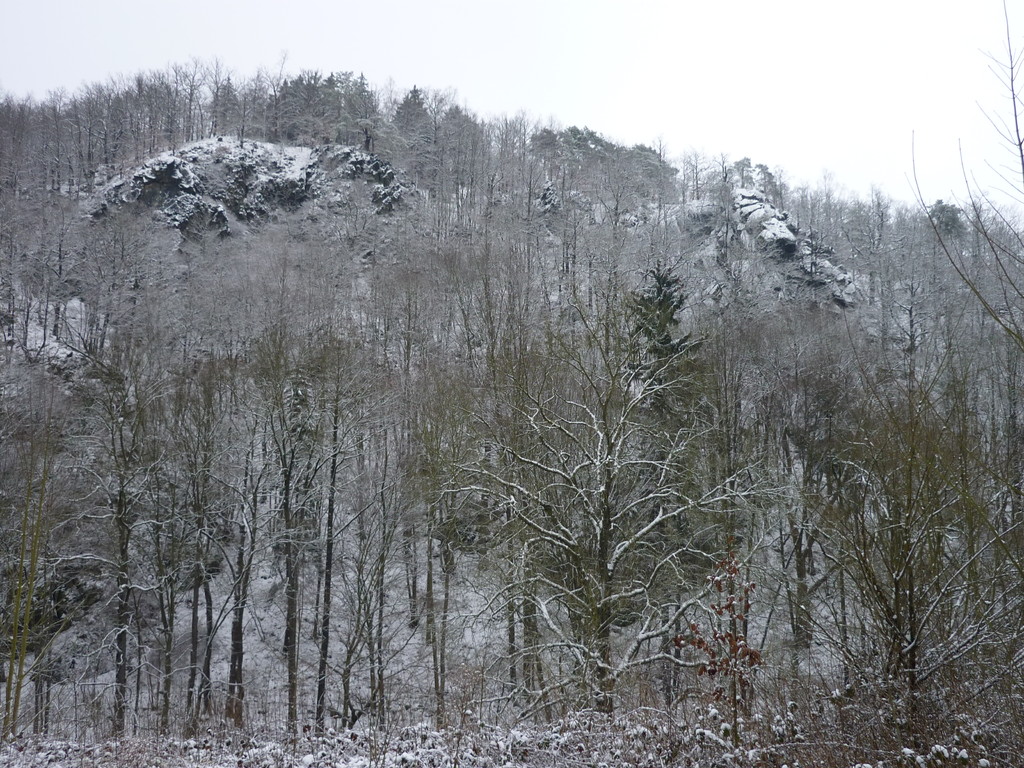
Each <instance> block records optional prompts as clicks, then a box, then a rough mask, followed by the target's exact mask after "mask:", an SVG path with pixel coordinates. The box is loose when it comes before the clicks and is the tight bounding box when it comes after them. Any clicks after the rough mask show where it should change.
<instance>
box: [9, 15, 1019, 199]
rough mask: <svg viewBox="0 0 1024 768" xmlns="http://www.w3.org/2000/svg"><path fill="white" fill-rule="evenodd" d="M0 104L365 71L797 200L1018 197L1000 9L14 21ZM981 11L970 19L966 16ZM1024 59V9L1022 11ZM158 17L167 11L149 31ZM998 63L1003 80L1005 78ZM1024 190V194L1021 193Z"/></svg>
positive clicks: (400, 86) (398, 87) (385, 81)
mask: <svg viewBox="0 0 1024 768" xmlns="http://www.w3.org/2000/svg"><path fill="white" fill-rule="evenodd" d="M0 3H3V4H6V5H7V6H8V7H6V8H4V9H3V12H2V18H3V19H4V26H5V27H6V28H7V29H8V34H7V35H5V36H4V38H5V39H4V44H3V45H2V46H0V91H4V92H7V93H10V94H13V95H15V96H26V95H29V94H32V95H33V96H35V97H37V98H43V97H45V96H46V95H47V93H49V92H50V91H53V90H57V89H61V88H63V89H65V90H66V91H68V92H73V91H75V90H76V89H78V88H80V87H81V86H83V85H86V84H89V83H93V82H102V81H105V80H107V79H108V78H110V77H111V76H117V75H130V74H132V73H134V72H138V71H148V70H153V69H162V68H164V67H166V66H168V65H169V64H172V63H179V62H188V61H189V60H191V59H193V58H196V59H200V60H203V61H210V60H212V59H214V58H217V59H219V60H220V61H221V62H222V63H223V64H224V65H226V66H227V67H228V68H230V69H231V70H232V71H233V72H235V73H237V74H238V75H240V76H248V75H251V74H253V73H255V72H256V71H257V70H258V69H259V68H261V67H262V68H264V69H268V70H274V71H276V70H278V69H279V68H280V67H281V65H282V62H283V63H284V69H285V71H286V72H293V73H295V72H299V71H301V70H319V71H321V72H324V73H326V72H331V71H352V72H356V73H359V72H362V73H364V74H365V75H366V77H367V79H368V80H369V81H370V82H371V83H372V84H374V85H376V86H378V87H381V88H390V89H392V91H393V92H394V93H397V94H399V95H400V94H401V93H403V92H404V91H406V90H408V89H409V88H411V87H412V86H413V85H417V86H419V87H421V88H431V89H438V90H452V91H454V93H455V97H456V101H457V102H459V103H460V104H462V105H464V106H466V107H468V108H469V109H470V110H472V111H473V112H475V113H476V114H478V115H480V116H482V117H493V116H500V115H515V114H518V113H524V114H526V115H527V116H529V117H530V118H532V119H534V120H536V121H538V122H539V123H542V124H554V125H559V126H570V125H579V126H588V127H590V128H592V129H594V130H596V131H598V132H599V133H601V134H603V135H605V136H606V137H607V138H609V139H612V140H614V141H617V142H620V143H624V144H635V143H645V144H649V145H656V144H661V145H663V146H664V147H665V148H666V149H667V151H668V153H669V156H670V157H673V158H677V157H681V156H682V155H683V154H685V153H687V152H691V151H700V152H704V153H706V154H708V155H711V156H715V157H717V156H719V155H722V154H725V155H727V156H729V157H730V158H731V159H733V160H738V159H740V158H742V157H749V158H750V159H751V160H752V161H753V163H755V164H757V163H764V164H765V165H767V166H768V167H769V168H772V169H781V170H782V171H783V174H784V178H785V179H786V180H787V181H788V182H789V183H790V184H791V185H800V184H807V185H810V186H821V185H825V184H828V185H831V186H832V187H834V188H835V189H836V190H837V191H839V192H845V193H848V194H854V195H861V196H866V195H868V194H870V191H871V189H872V187H877V188H878V189H880V190H881V191H882V192H884V193H885V194H887V195H889V196H891V197H894V198H897V199H905V200H913V199H914V196H915V191H914V189H915V188H914V167H915V166H916V169H917V172H916V183H917V184H918V185H919V186H920V189H921V194H922V197H923V198H924V199H925V200H926V201H931V200H935V199H938V198H943V199H947V200H949V199H963V197H964V194H965V192H966V185H965V178H964V174H965V170H966V174H967V177H968V178H969V179H970V180H971V181H972V183H973V184H976V185H977V187H980V188H982V189H983V190H989V189H994V190H997V192H998V190H999V189H1000V188H1005V187H1006V186H1007V185H1006V184H1005V183H1004V182H1002V181H1000V180H999V178H998V177H997V176H996V175H995V173H994V172H993V171H992V170H991V169H992V167H993V166H994V167H996V168H998V167H1002V166H1005V164H1006V163H1007V161H1009V160H1010V159H1012V158H1011V157H1010V156H1009V153H1008V150H1007V143H1006V142H1005V141H1002V140H1001V139H1000V138H999V134H998V133H997V131H996V129H995V128H994V127H993V125H992V122H991V120H990V118H992V119H994V120H995V121H996V122H998V121H1000V120H1002V119H1003V118H1004V117H1007V116H1008V112H1007V109H1008V107H1009V104H1010V100H1009V96H1008V93H1009V92H1008V90H1007V89H1006V87H1005V86H1003V85H1001V83H1000V80H999V77H998V76H997V74H996V73H994V72H993V68H995V69H996V70H998V69H999V65H1000V64H1001V63H1003V62H1005V61H1006V49H1007V29H1006V23H1005V17H1004V6H1003V3H1002V0H974V1H973V2H971V3H967V2H965V0H858V1H857V2H845V1H837V0H773V2H766V1H765V0H760V1H758V2H754V1H753V0H727V1H726V0H630V2H628V3H627V2H624V1H621V2H613V1H611V0H517V1H516V2H498V1H496V0H376V1H374V0H361V1H360V2H352V1H350V0H334V2H328V0H319V1H318V2H311V1H310V0H273V1H272V2H271V1H269V0H243V1H241V2H238V1H236V0H220V1H219V2H211V1H210V0H205V2H197V1H196V0H174V1H173V2H170V3H163V4H159V5H157V4H150V3H140V2H138V0H130V1H126V0H93V1H92V2H88V3H85V2H81V0H36V1H35V2H23V1H21V0H0ZM968 8H970V9H968ZM1007 8H1008V9H1009V10H1008V13H1009V16H1010V34H1011V39H1012V40H1014V42H1015V44H1016V45H1017V47H1019V48H1024V1H1022V0H1007ZM151 9H155V10H151ZM1014 33H1015V34H1014ZM992 57H995V61H993V58H992ZM1018 187H1019V184H1018Z"/></svg>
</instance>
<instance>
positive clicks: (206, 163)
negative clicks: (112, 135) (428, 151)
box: [88, 139, 405, 235]
mask: <svg viewBox="0 0 1024 768" xmlns="http://www.w3.org/2000/svg"><path fill="white" fill-rule="evenodd" d="M353 182H362V183H363V185H364V186H366V187H367V189H366V190H365V197H366V200H367V203H368V204H370V205H372V206H373V207H374V209H375V211H376V212H378V213H385V212H390V211H393V210H394V209H395V206H396V205H397V204H398V202H399V201H400V200H401V199H402V195H403V191H404V189H405V188H404V187H403V185H402V184H401V182H400V181H399V180H398V178H397V174H396V173H395V170H394V169H393V168H392V167H391V164H390V163H388V162H387V161H386V160H383V159H382V158H380V157H378V156H376V155H373V154H370V153H368V152H364V151H362V150H359V149H355V148H352V147H336V146H324V147H318V148H315V149H308V148H302V147H285V146H279V145H275V144H266V143H261V142H252V141H250V142H246V143H244V144H238V143H236V142H234V141H225V140H221V139H208V140H205V141H201V142H197V143H195V144H191V145H189V146H187V147H183V148H182V149H180V150H176V151H173V152H164V153H163V154H161V155H159V156H157V157H155V158H153V159H152V160H150V161H149V162H147V163H145V164H144V165H142V166H141V167H139V168H137V169H135V170H133V171H131V172H130V173H127V174H123V175H120V176H118V177H116V178H114V179H113V180H112V181H110V182H108V183H107V184H105V185H103V186H102V187H101V188H100V189H99V190H98V191H97V194H96V195H95V197H94V199H93V200H92V201H91V204H90V205H89V208H88V212H89V214H90V215H91V216H92V217H93V218H98V217H101V216H103V215H104V214H106V213H107V212H108V211H109V210H110V209H112V208H114V207H119V206H123V205H126V204H132V203H139V204H141V205H143V206H145V207H147V208H151V209H154V211H155V212H156V215H157V218H159V219H162V220H163V221H164V222H165V223H167V224H168V225H170V226H172V227H175V228H177V229H179V230H181V231H182V232H185V233H193V234H198V233H201V232H207V231H210V230H213V231H216V232H218V233H219V234H221V235H229V234H231V232H232V225H233V224H237V223H238V222H258V221H260V220H262V219H265V218H268V217H271V216H273V215H275V214H276V213H277V212H278V211H280V210H285V211H289V210H296V209H298V208H299V207H301V206H302V205H303V204H305V203H307V202H309V201H313V200H322V201H324V203H325V204H330V201H331V200H332V199H333V198H335V197H337V195H338V192H339V190H340V189H341V188H342V187H345V186H349V185H351V184H352V183H353Z"/></svg>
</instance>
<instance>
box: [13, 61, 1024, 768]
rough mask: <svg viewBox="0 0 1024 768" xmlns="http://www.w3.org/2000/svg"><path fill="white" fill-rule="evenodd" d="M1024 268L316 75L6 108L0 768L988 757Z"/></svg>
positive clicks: (1023, 570) (1009, 229)
mask: <svg viewBox="0 0 1024 768" xmlns="http://www.w3.org/2000/svg"><path fill="white" fill-rule="evenodd" d="M1001 72H1002V73H1003V74H1005V75H1006V76H1007V85H1008V88H1009V93H1010V95H1011V96H1012V102H1011V103H1012V105H1013V112H1012V114H1011V115H1010V119H1009V120H1008V121H1007V122H1006V124H1007V125H1009V126H1011V131H1010V134H1009V136H1008V139H1009V140H1010V145H1011V148H1013V147H1015V150H1014V151H1015V152H1016V154H1015V160H1016V163H1017V166H1016V170H1015V172H1014V173H1015V174H1016V175H1012V174H1011V175H1010V176H1009V177H1008V178H1009V180H1010V182H1011V183H1012V184H1014V185H1015V189H1017V190H1018V191H1019V192H1020V193H1021V194H1024V154H1022V146H1024V144H1022V143H1021V138H1022V137H1021V134H1020V133H1019V132H1016V131H1014V130H1012V126H1014V125H1016V124H1017V123H1016V122H1015V118H1018V117H1020V116H1021V115H1022V114H1024V109H1022V102H1021V96H1020V85H1019V81H1018V79H1017V77H1018V76H1019V58H1018V57H1016V56H1015V55H1014V54H1013V52H1012V50H1011V52H1010V56H1009V61H1008V63H1007V65H1006V67H1005V68H1004V69H1003V70H1001ZM596 128H599V126H598V127H596ZM1022 258H1024V223H1022V221H1021V219H1020V217H1019V211H1017V210H1015V209H1012V208H1007V207H1000V206H997V205H995V204H993V203H992V202H991V200H990V197H989V195H988V194H987V191H986V190H978V189H970V188H968V189H967V190H966V191H965V195H964V198H963V199H962V200H960V201H950V202H947V201H943V200H934V201H933V200H927V199H924V197H923V196H922V199H920V200H919V201H917V203H907V202H903V201H899V200H894V199H891V198H889V197H887V196H886V195H885V194H883V193H882V192H880V191H875V192H874V193H872V194H871V195H870V197H869V198H868V199H860V198H857V197H852V196H850V195H847V194H844V193H843V192H841V191H839V190H838V189H837V188H834V187H832V186H831V185H830V184H828V183H822V184H819V185H818V186H815V187H808V186H794V185H791V184H790V183H789V182H788V181H787V178H786V175H785V172H784V170H783V169H769V168H768V167H767V166H765V165H764V164H759V163H757V162H755V161H754V160H751V159H749V158H745V157H744V158H742V159H739V160H735V159H733V158H729V157H726V156H718V157H709V156H704V155H701V154H699V153H689V154H686V155H683V156H680V157H670V156H669V154H668V152H667V151H666V149H665V148H664V147H660V146H645V145H637V146H632V147H630V146H622V145H619V144H617V143H615V142H614V141H611V140H609V139H607V138H606V137H604V136H603V135H602V134H601V133H599V132H598V130H596V129H591V128H586V127H583V128H581V127H563V126H558V125H552V124H541V123H538V122H536V121H534V120H532V119H531V118H529V117H528V116H526V115H522V114H520V115H516V116H513V117H508V116H506V117H501V118H492V119H482V118H480V117H478V116H477V115H475V114H474V113H473V112H472V111H471V110H470V109H469V108H468V107H466V106H464V105H460V104H459V103H457V101H456V99H455V97H454V95H453V94H451V93H448V92H441V91H433V90H430V89H420V88H417V87H414V88H412V89H411V90H409V91H407V92H403V93H397V92H395V91H394V90H393V89H381V88H377V87H375V86H373V85H372V84H370V83H368V82H367V80H366V79H365V78H364V77H362V76H357V75H355V74H354V73H349V72H335V73H327V74H324V73H321V72H312V71H305V72H300V73H298V74H293V73H286V72H284V71H280V72H276V73H275V72H272V71H261V72H259V73H258V74H256V75H253V76H250V77H239V76H237V75H236V74H234V73H233V72H231V71H230V70H229V69H228V68H227V67H226V66H225V65H223V64H222V63H220V62H217V61H213V62H200V61H192V62H190V63H188V64H183V65H174V66H170V67H168V68H167V69H166V70H163V71H152V72H143V73H139V74H137V75H134V76H132V77H127V78H120V77H119V78H111V79H110V80H109V81H107V82H103V83H95V84H93V85H90V86H88V87H85V88H82V89H80V90H78V91H76V92H74V93H67V92H58V93H52V94H50V95H49V96H47V97H46V98H45V99H42V100H37V99H32V98H18V97H15V96H12V95H9V94H7V95H4V94H0V301H2V304H0V333H2V338H3V349H2V351H0V592H2V594H3V600H2V601H0V630H2V631H0V662H2V668H0V701H2V704H3V707H2V723H0V739H2V744H0V750H5V751H4V752H0V754H2V755H5V757H4V758H2V759H4V760H9V761H10V764H14V765H22V764H24V765H29V764H32V765H36V764H40V765H41V764H47V763H50V764H57V765H65V764H66V765H76V766H81V765H129V764H131V765H135V764H139V765H142V764H146V765H149V764H152V765H179V764H180V765H227V766H235V765H238V766H257V765H259V766H262V765H266V766H268V767H269V766H284V765H292V764H303V765H305V766H310V765H317V766H328V765H331V766H335V765H339V766H340V765H349V764H352V765H356V764H358V765H371V764H372V765H374V766H392V765H394V766H399V765H403V766H404V765H414V764H415V765H424V766H426V765H429V766H452V767H453V768H455V767H457V766H458V765H460V763H464V764H469V765H480V766H498V765H502V766H530V765H537V766H540V765H580V766H583V765H587V766H591V765H593V766H598V765H626V766H636V767H637V768H641V767H643V768H661V767H662V766H665V767H667V766H690V765H723V766H724V765H732V766H752V767H753V766H782V765H784V764H785V765H791V766H792V765H798V764H799V765H826V766H841V767H842V768H846V767H847V766H849V767H850V768H853V767H854V766H882V765H885V766H897V765H921V766H925V765H928V766H933V765H936V766H937V765H954V764H957V765H974V766H1011V765H1019V764H1020V763H1019V760H1020V759H1021V758H1019V757H1018V756H1017V755H1018V752H1019V751H1021V750H1024V688H1022V678H1021V674H1022V667H1024V630H1022V627H1024V615H1022V611H1024V528H1022V526H1024V498H1022V483H1024V402H1021V401H1022V399H1024V315H1022V312H1024V273H1022V272H1021V266H1022V261H1021V260H1022ZM111 744H113V745H121V746H114V747H111V746H110V745H111ZM102 745H107V746H105V747H104V746H102ZM26 755H29V756H31V757H26ZM303 755H305V757H302V756H303ZM293 758H294V760H298V761H299V762H297V763H296V762H289V761H290V760H293ZM300 758H301V759H300ZM22 759H24V760H25V761H26V762H24V763H18V762H17V760H22ZM29 760H34V761H35V762H28V761H29ZM62 760H63V761H65V762H61V761H62ZM175 761H178V762H175Z"/></svg>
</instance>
